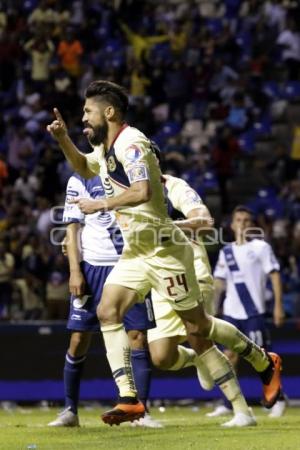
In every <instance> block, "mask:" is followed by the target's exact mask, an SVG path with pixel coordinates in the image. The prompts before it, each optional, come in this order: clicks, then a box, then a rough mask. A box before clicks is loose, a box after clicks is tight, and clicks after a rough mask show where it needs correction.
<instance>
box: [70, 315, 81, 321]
mask: <svg viewBox="0 0 300 450" xmlns="http://www.w3.org/2000/svg"><path fill="white" fill-rule="evenodd" d="M71 320H79V321H80V320H81V316H80V315H79V314H72V316H71Z"/></svg>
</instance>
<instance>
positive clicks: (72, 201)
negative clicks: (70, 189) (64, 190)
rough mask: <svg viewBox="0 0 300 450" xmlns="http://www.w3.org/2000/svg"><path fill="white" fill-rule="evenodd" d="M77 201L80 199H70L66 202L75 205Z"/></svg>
mask: <svg viewBox="0 0 300 450" xmlns="http://www.w3.org/2000/svg"><path fill="white" fill-rule="evenodd" d="M79 201H80V198H72V199H71V200H68V203H71V204H75V203H79Z"/></svg>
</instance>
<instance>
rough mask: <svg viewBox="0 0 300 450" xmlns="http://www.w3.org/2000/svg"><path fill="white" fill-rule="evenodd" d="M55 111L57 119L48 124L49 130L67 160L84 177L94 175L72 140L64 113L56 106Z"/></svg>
mask: <svg viewBox="0 0 300 450" xmlns="http://www.w3.org/2000/svg"><path fill="white" fill-rule="evenodd" d="M53 112H54V115H55V120H54V121H53V122H52V123H51V124H50V125H47V131H48V132H49V133H50V134H51V136H52V137H53V138H54V139H55V140H56V141H57V143H58V145H59V147H60V148H61V150H62V151H63V153H64V155H65V157H66V159H67V161H68V162H69V164H70V166H71V167H72V169H73V170H74V171H75V172H77V173H79V175H81V176H82V177H83V178H92V177H94V176H95V174H94V173H93V172H91V171H90V170H89V168H88V165H87V159H86V157H85V155H84V154H83V153H81V152H80V151H79V149H78V148H77V147H76V145H75V144H74V143H73V141H72V140H71V138H70V136H69V134H68V129H67V126H66V124H65V121H64V120H63V118H62V115H61V114H60V112H59V111H58V109H57V108H54V110H53Z"/></svg>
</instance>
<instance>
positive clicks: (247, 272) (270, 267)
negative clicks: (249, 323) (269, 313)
mask: <svg viewBox="0 0 300 450" xmlns="http://www.w3.org/2000/svg"><path fill="white" fill-rule="evenodd" d="M279 270H280V266H279V263H278V261H277V259H276V257H275V255H274V253H273V250H272V248H271V246H270V245H269V244H268V243H267V242H265V241H263V240H260V239H253V240H251V241H249V242H246V243H245V244H242V245H237V244H236V243H235V242H233V243H232V244H228V245H226V246H225V247H224V248H223V249H222V250H221V251H220V253H219V259H218V262H217V265H216V267H215V270H214V277H215V278H221V279H223V280H224V281H225V282H226V296H225V300H224V304H223V314H224V315H226V316H230V317H233V318H234V319H241V320H243V319H248V318H249V317H253V316H256V315H258V314H264V313H265V311H266V306H265V303H266V298H265V296H266V282H267V277H268V274H269V273H271V272H272V271H279Z"/></svg>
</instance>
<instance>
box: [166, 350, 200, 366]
mask: <svg viewBox="0 0 300 450" xmlns="http://www.w3.org/2000/svg"><path fill="white" fill-rule="evenodd" d="M177 350H178V358H177V360H176V362H175V363H174V364H173V366H172V367H169V369H168V370H180V369H183V368H184V367H190V366H193V365H194V358H195V357H196V356H197V353H196V352H195V351H194V350H193V349H191V348H187V347H184V346H183V345H178V346H177Z"/></svg>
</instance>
